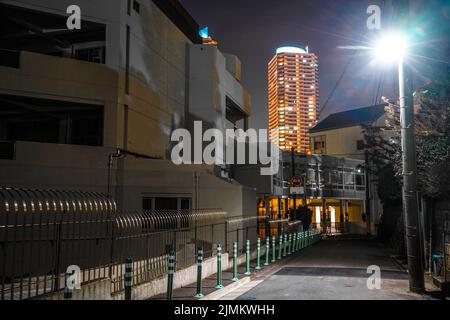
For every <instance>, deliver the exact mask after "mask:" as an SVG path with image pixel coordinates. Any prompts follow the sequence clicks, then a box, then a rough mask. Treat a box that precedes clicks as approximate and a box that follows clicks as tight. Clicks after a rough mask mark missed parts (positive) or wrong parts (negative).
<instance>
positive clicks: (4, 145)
mask: <svg viewBox="0 0 450 320" xmlns="http://www.w3.org/2000/svg"><path fill="white" fill-rule="evenodd" d="M14 151H15V144H14V143H13V142H0V159H3V160H13V159H14Z"/></svg>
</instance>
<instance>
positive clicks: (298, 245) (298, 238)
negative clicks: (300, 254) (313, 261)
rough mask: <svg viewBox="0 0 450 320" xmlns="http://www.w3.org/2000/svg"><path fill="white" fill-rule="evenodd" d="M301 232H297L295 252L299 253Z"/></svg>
mask: <svg viewBox="0 0 450 320" xmlns="http://www.w3.org/2000/svg"><path fill="white" fill-rule="evenodd" d="M300 235H301V232H297V251H300V245H301V244H302V238H301V237H300Z"/></svg>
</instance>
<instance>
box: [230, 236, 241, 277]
mask: <svg viewBox="0 0 450 320" xmlns="http://www.w3.org/2000/svg"><path fill="white" fill-rule="evenodd" d="M237 259H238V244H237V242H235V243H234V244H233V278H232V279H231V281H238V280H239V277H238V265H237Z"/></svg>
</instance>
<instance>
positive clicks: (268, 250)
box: [264, 237, 270, 266]
mask: <svg viewBox="0 0 450 320" xmlns="http://www.w3.org/2000/svg"><path fill="white" fill-rule="evenodd" d="M269 254H270V238H269V237H267V238H266V262H265V263H264V265H265V266H268V265H269Z"/></svg>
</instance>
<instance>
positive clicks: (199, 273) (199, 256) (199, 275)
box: [194, 248, 205, 299]
mask: <svg viewBox="0 0 450 320" xmlns="http://www.w3.org/2000/svg"><path fill="white" fill-rule="evenodd" d="M202 264H203V249H202V248H200V249H198V253H197V293H196V294H195V296H194V298H197V299H201V298H203V297H204V296H205V295H204V294H203V293H202V286H203V284H202Z"/></svg>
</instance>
